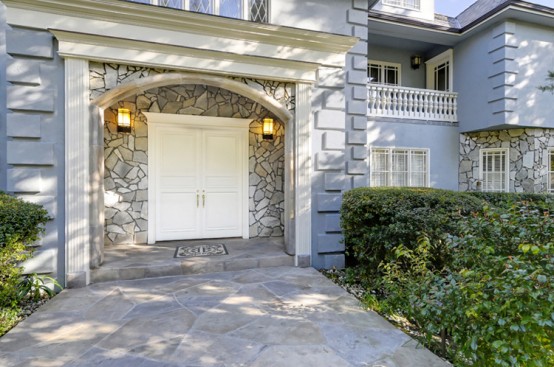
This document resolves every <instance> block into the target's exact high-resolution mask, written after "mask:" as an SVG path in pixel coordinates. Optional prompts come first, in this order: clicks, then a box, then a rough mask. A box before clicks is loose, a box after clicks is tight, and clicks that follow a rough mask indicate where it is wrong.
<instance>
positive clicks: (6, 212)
mask: <svg viewBox="0 0 554 367" xmlns="http://www.w3.org/2000/svg"><path fill="white" fill-rule="evenodd" d="M49 220H50V217H49V216H48V212H47V211H46V210H45V209H44V208H42V206H40V205H37V204H32V203H28V202H25V201H23V200H20V199H17V198H15V197H13V196H10V195H7V194H5V193H3V192H0V335H1V334H2V332H1V331H2V330H5V329H8V330H9V328H10V327H11V326H9V325H11V324H12V323H13V320H14V314H15V315H17V313H18V307H19V301H20V298H19V294H18V293H19V292H18V284H19V282H20V281H21V274H22V270H23V269H22V268H21V263H22V262H23V261H25V260H27V259H28V258H30V257H31V256H32V248H30V247H29V246H28V245H30V244H32V243H33V242H35V241H36V240H38V238H39V236H40V234H41V233H43V231H44V224H45V223H46V222H47V221H49Z"/></svg>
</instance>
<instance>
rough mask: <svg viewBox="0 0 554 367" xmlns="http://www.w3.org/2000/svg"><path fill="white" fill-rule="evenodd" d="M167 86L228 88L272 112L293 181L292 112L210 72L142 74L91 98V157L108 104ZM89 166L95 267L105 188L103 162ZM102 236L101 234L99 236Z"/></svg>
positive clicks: (289, 234) (289, 199)
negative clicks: (282, 132) (280, 129)
mask: <svg viewBox="0 0 554 367" xmlns="http://www.w3.org/2000/svg"><path fill="white" fill-rule="evenodd" d="M170 85H206V86H210V87H216V88H221V89H225V90H228V91H230V92H233V93H236V94H237V95H240V96H244V97H246V98H248V99H250V100H252V101H254V102H256V103H258V104H260V105H262V106H263V107H264V108H266V109H267V110H268V111H270V113H271V114H272V115H274V116H275V117H277V118H278V119H279V120H280V121H282V122H283V124H284V125H287V128H286V129H285V132H286V133H287V136H286V137H285V141H286V143H285V162H286V164H285V182H287V183H292V182H294V178H293V177H294V175H295V174H294V172H293V167H294V166H293V164H292V162H293V161H294V143H293V129H291V128H289V127H291V125H292V123H294V119H293V115H292V114H291V112H290V111H289V110H288V109H287V108H286V107H285V106H283V105H281V104H280V103H279V102H278V101H276V100H275V99H273V98H271V97H270V96H268V95H267V94H265V93H263V92H261V91H259V90H257V89H254V88H252V87H250V86H248V85H246V84H244V83H240V82H237V81H235V80H232V79H229V78H225V77H216V76H211V75H202V74H185V73H167V74H158V75H154V76H149V77H145V78H142V79H137V80H134V81H131V82H128V83H125V84H121V85H119V86H116V87H114V88H112V89H110V90H109V91H107V92H105V93H104V94H102V95H101V96H99V97H98V98H96V99H94V100H93V101H92V105H93V108H94V109H95V110H96V111H95V112H96V113H93V115H92V118H93V120H96V121H93V122H94V126H95V129H96V131H95V132H94V131H93V135H96V136H97V138H96V139H94V138H93V141H94V142H96V143H98V145H97V146H94V144H93V147H92V152H91V153H92V157H98V156H100V154H101V152H103V151H102V149H103V146H99V145H100V143H99V142H100V141H103V139H102V135H103V126H104V120H103V119H104V113H103V111H104V110H105V109H107V108H109V107H110V106H112V105H114V104H115V103H117V102H118V101H121V100H123V99H125V98H127V97H130V96H134V95H137V94H140V93H142V92H144V91H146V90H150V89H152V88H160V87H164V86H170ZM93 130H94V129H93ZM93 161H94V164H93V167H92V177H96V178H97V182H96V183H95V185H93V187H94V188H95V190H94V191H95V192H93V193H92V198H91V200H92V201H96V205H94V207H95V208H97V209H98V210H97V211H96V213H94V212H93V213H91V214H92V215H91V228H95V230H94V231H92V232H91V237H92V238H91V239H92V241H91V244H92V246H91V258H90V264H91V267H93V268H94V267H98V266H99V265H100V264H101V263H102V260H103V247H104V236H103V234H104V218H103V215H104V213H103V212H102V211H103V207H104V203H103V195H102V193H103V191H104V183H103V177H104V172H103V171H104V162H103V160H101V159H98V158H97V159H96V160H94V158H93ZM284 186H285V242H286V244H287V252H289V253H290V254H295V252H296V251H295V250H296V245H295V240H294V238H295V237H294V234H293V231H291V230H292V229H294V228H295V226H294V224H295V223H294V220H295V217H296V215H295V213H294V208H295V205H294V196H295V195H294V185H290V184H286V185H284ZM100 235H101V237H100Z"/></svg>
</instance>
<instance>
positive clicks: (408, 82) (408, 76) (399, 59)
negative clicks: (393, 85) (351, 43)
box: [367, 36, 425, 88]
mask: <svg viewBox="0 0 554 367" xmlns="http://www.w3.org/2000/svg"><path fill="white" fill-rule="evenodd" d="M372 37H375V36H372ZM413 54H414V52H413V51H410V50H404V49H397V48H389V47H382V46H379V47H376V46H371V45H370V46H369V50H368V56H367V58H368V59H369V60H375V61H386V62H392V63H399V64H400V65H401V66H400V69H401V73H400V74H401V76H400V79H401V83H400V85H401V86H403V87H409V88H425V65H421V66H420V68H419V69H417V70H414V69H412V66H411V61H410V59H411V57H412V55H413Z"/></svg>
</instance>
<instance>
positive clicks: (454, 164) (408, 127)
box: [368, 118, 459, 190]
mask: <svg viewBox="0 0 554 367" xmlns="http://www.w3.org/2000/svg"><path fill="white" fill-rule="evenodd" d="M368 136H369V138H368V145H369V148H372V147H399V148H425V149H429V158H430V159H429V168H430V181H429V183H430V186H431V187H434V188H439V189H448V190H458V160H459V159H458V146H459V133H458V127H457V125H455V124H444V123H443V124H441V123H427V122H425V121H410V120H405V121H404V122H402V121H394V120H388V121H387V120H386V119H372V118H370V121H369V123H368ZM370 168H371V167H370Z"/></svg>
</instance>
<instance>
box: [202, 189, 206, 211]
mask: <svg viewBox="0 0 554 367" xmlns="http://www.w3.org/2000/svg"><path fill="white" fill-rule="evenodd" d="M205 207H206V191H205V190H202V208H205Z"/></svg>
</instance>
